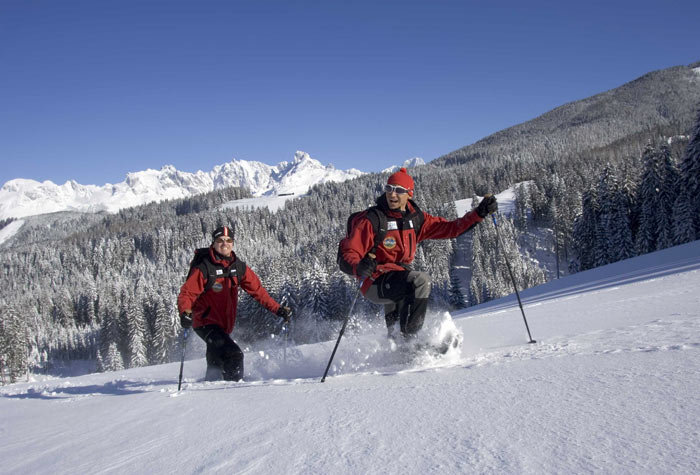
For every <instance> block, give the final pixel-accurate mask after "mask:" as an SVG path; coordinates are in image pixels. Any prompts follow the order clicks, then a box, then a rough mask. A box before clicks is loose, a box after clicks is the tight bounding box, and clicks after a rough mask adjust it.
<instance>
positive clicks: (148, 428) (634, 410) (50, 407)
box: [0, 241, 700, 474]
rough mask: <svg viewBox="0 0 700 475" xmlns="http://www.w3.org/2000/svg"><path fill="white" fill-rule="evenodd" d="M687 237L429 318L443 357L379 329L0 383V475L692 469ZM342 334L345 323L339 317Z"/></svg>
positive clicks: (696, 402)
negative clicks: (229, 371) (237, 362)
mask: <svg viewBox="0 0 700 475" xmlns="http://www.w3.org/2000/svg"><path fill="white" fill-rule="evenodd" d="M698 288H700V241H695V242H693V243H689V244H686V245H683V246H678V247H674V248H671V249H666V250H664V251H660V252H657V253H654V254H649V255H645V256H641V257H637V258H634V259H630V260H627V261H623V262H618V263H615V264H611V265H609V266H605V267H601V268H598V269H594V270H591V271H586V272H582V273H579V274H575V275H572V276H569V277H566V278H563V279H560V280H557V281H553V282H549V283H547V284H544V285H542V286H539V287H536V288H532V289H528V290H526V291H524V292H522V294H521V295H522V298H523V303H524V307H525V308H524V311H525V314H526V317H527V320H528V323H529V325H530V329H531V331H532V336H533V337H534V338H535V339H536V340H537V343H536V344H527V343H526V342H527V336H526V332H525V327H524V324H523V320H522V315H521V313H520V309H519V308H518V305H517V302H516V301H515V299H514V298H513V297H512V296H511V297H506V298H503V299H500V300H497V301H493V302H489V303H487V304H484V305H482V306H479V307H474V308H470V309H468V310H467V311H464V312H461V313H455V314H454V315H453V316H452V318H450V317H449V315H447V314H431V315H429V316H428V325H427V326H428V329H427V330H426V331H427V332H428V333H430V332H432V331H435V330H439V329H444V328H445V327H449V326H450V325H454V328H456V329H458V330H459V331H461V332H462V333H463V337H464V344H463V347H462V349H461V352H460V351H454V352H453V353H452V354H448V356H447V357H446V358H445V359H442V360H440V359H435V358H429V357H424V358H418V359H416V360H414V361H409V360H407V359H406V356H405V355H402V354H401V352H400V351H391V348H390V347H389V345H388V343H387V341H386V339H385V338H384V330H383V329H382V328H381V322H378V325H376V326H375V327H374V328H373V329H364V330H362V329H360V330H349V331H348V332H346V335H345V337H344V338H343V340H342V341H341V343H340V347H339V349H338V353H337V354H336V357H335V360H334V365H333V367H332V369H331V372H330V375H329V377H328V379H327V380H326V382H325V383H323V384H322V383H320V382H319V379H320V376H321V374H322V372H323V369H324V368H325V365H326V363H327V359H328V357H329V356H330V352H331V350H332V348H333V345H334V343H335V341H328V342H323V343H320V344H315V345H305V346H299V347H290V348H289V349H288V350H287V362H286V363H285V362H284V360H283V346H282V345H281V341H280V340H279V338H275V339H273V340H270V341H269V342H267V343H262V344H260V345H259V346H256V347H255V348H250V349H249V350H248V351H247V352H246V368H247V369H246V377H245V381H243V382H238V383H231V382H214V383H205V382H200V378H201V377H202V376H203V373H204V367H205V362H204V360H203V359H202V357H203V354H202V350H201V344H200V345H199V346H198V345H194V344H192V345H190V346H189V348H190V349H192V350H193V351H194V352H195V354H193V355H191V357H193V358H194V359H189V360H188V361H186V362H185V371H184V374H185V383H184V389H183V391H181V392H179V393H178V392H177V374H178V369H179V363H173V364H168V365H161V366H152V367H146V368H137V369H130V370H125V371H119V372H116V373H103V374H90V375H85V376H80V377H66V378H52V377H46V376H43V377H39V376H34V377H33V380H32V381H30V382H22V383H16V384H13V385H8V386H5V387H2V388H1V389H0V431H2V434H3V444H1V445H0V460H2V469H3V472H4V473H85V472H89V473H99V472H117V473H134V472H138V473H172V472H177V473H193V472H206V473H353V474H354V473H435V472H446V473H465V472H468V473H472V472H473V473H483V472H498V473H582V472H602V473H698V471H699V470H700V455H699V454H698V450H697V448H698V447H699V446H700V294H698V291H697V289H698ZM349 328H350V327H349Z"/></svg>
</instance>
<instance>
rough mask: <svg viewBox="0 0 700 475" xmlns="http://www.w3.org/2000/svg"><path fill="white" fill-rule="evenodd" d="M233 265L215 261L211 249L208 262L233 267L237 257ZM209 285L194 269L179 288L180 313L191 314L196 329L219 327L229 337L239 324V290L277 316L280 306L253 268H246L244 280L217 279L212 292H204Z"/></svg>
mask: <svg viewBox="0 0 700 475" xmlns="http://www.w3.org/2000/svg"><path fill="white" fill-rule="evenodd" d="M233 257H234V259H233V261H231V262H230V263H228V262H226V261H223V260H218V259H216V257H215V255H214V250H213V249H211V248H210V249H209V258H210V259H211V261H212V262H214V263H215V264H220V265H223V266H224V267H228V266H230V265H233V262H235V259H236V256H235V254H234V256H233ZM206 283H207V279H206V276H204V274H202V271H201V270H199V269H194V270H193V271H192V274H191V275H190V276H189V277H188V278H187V280H186V281H185V283H184V284H182V287H181V288H180V295H178V297H177V308H178V310H179V312H180V313H182V312H184V311H185V310H192V316H193V323H192V326H193V327H194V328H198V327H202V326H204V325H218V326H220V327H221V328H223V330H224V331H225V332H226V333H231V332H232V331H233V326H234V325H235V323H236V307H237V306H238V287H239V286H240V287H242V288H243V290H245V291H246V292H248V293H249V294H250V295H251V296H252V297H253V298H254V299H255V300H257V301H258V302H260V305H262V306H263V307H265V308H266V309H268V310H269V311H270V312H272V313H277V310H278V309H279V308H280V305H279V304H278V303H277V302H275V301H274V300H273V299H272V297H270V295H269V294H268V293H267V290H265V288H264V287H263V286H262V284H261V283H260V279H259V278H258V276H257V275H256V274H255V272H253V270H252V269H251V268H250V267H247V268H246V271H245V274H243V277H242V278H239V277H220V278H218V279H216V281H215V283H214V285H213V286H212V288H211V289H209V290H208V291H206V292H204V286H205V284H206Z"/></svg>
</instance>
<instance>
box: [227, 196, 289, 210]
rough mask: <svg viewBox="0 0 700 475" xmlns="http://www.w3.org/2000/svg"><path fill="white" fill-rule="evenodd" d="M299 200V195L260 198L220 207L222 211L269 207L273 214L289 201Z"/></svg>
mask: <svg viewBox="0 0 700 475" xmlns="http://www.w3.org/2000/svg"><path fill="white" fill-rule="evenodd" d="M294 198H299V195H285V196H260V197H257V198H243V199H240V200H233V201H229V202H228V203H224V204H222V205H221V206H219V208H220V209H231V208H235V209H251V208H264V207H267V208H268V209H269V210H270V211H271V212H273V213H274V212H275V211H277V210H279V209H281V208H284V203H286V202H287V200H290V199H294Z"/></svg>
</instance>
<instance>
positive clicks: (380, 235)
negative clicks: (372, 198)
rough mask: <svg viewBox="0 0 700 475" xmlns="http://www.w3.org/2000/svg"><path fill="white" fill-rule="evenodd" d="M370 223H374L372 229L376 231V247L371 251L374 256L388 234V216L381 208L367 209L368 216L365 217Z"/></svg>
mask: <svg viewBox="0 0 700 475" xmlns="http://www.w3.org/2000/svg"><path fill="white" fill-rule="evenodd" d="M365 217H366V218H367V219H369V222H370V223H372V229H373V230H374V245H373V246H372V249H371V250H370V251H369V252H371V253H372V254H375V255H376V254H377V248H378V247H379V245H380V244H381V243H382V241H384V236H386V232H387V219H386V214H384V212H383V211H382V210H381V209H380V208H379V206H372V207H371V208H368V209H367V214H366V215H365Z"/></svg>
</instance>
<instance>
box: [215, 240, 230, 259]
mask: <svg viewBox="0 0 700 475" xmlns="http://www.w3.org/2000/svg"><path fill="white" fill-rule="evenodd" d="M214 250H215V251H216V252H218V253H219V254H221V255H222V256H225V257H229V256H231V252H233V239H231V238H230V237H225V236H221V237H218V238H216V240H215V241H214Z"/></svg>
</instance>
